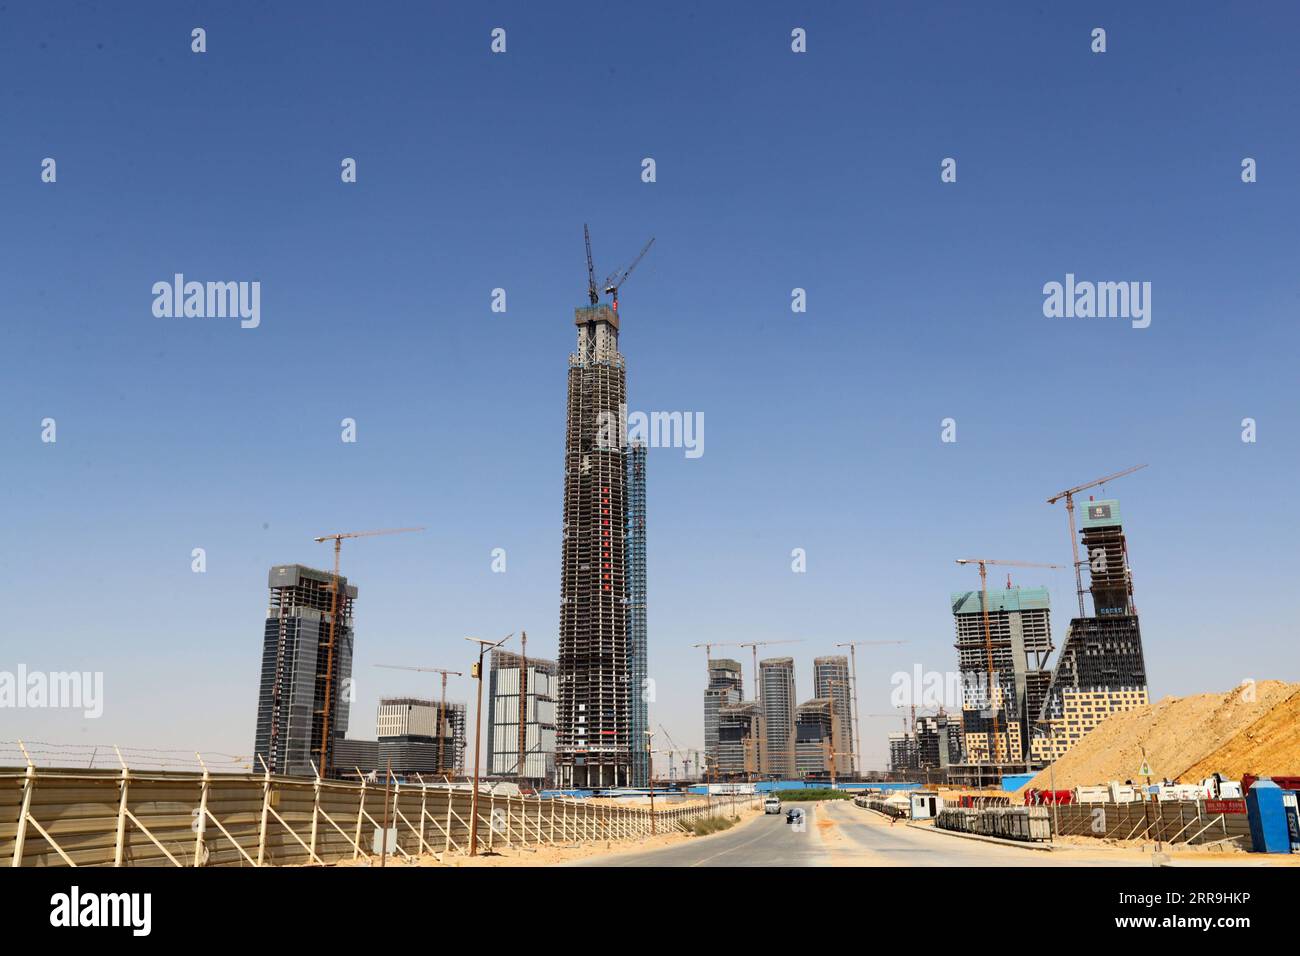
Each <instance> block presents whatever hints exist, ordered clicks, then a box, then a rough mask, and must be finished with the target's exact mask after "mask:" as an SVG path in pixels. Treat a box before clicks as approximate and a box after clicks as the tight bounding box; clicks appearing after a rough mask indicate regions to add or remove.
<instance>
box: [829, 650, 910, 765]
mask: <svg viewBox="0 0 1300 956" xmlns="http://www.w3.org/2000/svg"><path fill="white" fill-rule="evenodd" d="M906 643H907V641H845V642H844V643H843V644H836V645H835V646H836V647H847V648H848V649H849V679H850V681H851V682H852V687H851V690H852V691H853V698H852V700H851V702H850V706H851V709H852V713H853V739H854V741H855V742H856V745H855V746H854V748H853V772H854V773H855V774H857V773H860V772H861V770H862V768H861V767H860V766H858V751H859V750H861V749H862V723H861V721H860V720H859V717H860V716H861V714H862V701H860V700H859V699H858V654H857V650H858V648H859V647H861V646H865V645H870V646H879V645H883V644H906Z"/></svg>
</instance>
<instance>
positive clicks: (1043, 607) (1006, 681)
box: [952, 587, 1052, 764]
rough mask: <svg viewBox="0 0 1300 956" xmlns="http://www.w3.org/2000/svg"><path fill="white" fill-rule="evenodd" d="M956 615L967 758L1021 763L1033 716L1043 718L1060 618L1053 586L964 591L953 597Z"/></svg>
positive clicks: (1025, 750)
mask: <svg viewBox="0 0 1300 956" xmlns="http://www.w3.org/2000/svg"><path fill="white" fill-rule="evenodd" d="M986 594H987V602H988V603H987V607H986V606H985V603H984V601H985V598H986ZM986 610H987V622H988V623H987V627H988V631H987V633H986V632H985V620H986V614H985V611H986ZM952 615H953V620H954V623H955V625H956V629H957V642H956V648H957V662H958V667H959V668H960V670H961V675H962V727H963V731H962V737H963V744H964V748H965V751H966V757H967V760H968V761H970V762H971V763H976V764H980V763H999V764H1001V763H1020V762H1022V761H1023V760H1024V759H1025V755H1026V753H1027V752H1028V749H1029V725H1030V723H1031V721H1032V719H1033V717H1032V716H1031V711H1032V713H1035V714H1036V710H1034V708H1036V707H1037V706H1039V705H1041V702H1042V699H1043V695H1044V693H1045V688H1046V685H1047V681H1048V671H1047V670H1046V669H1045V665H1046V662H1047V658H1048V656H1049V654H1050V653H1051V651H1052V620H1051V604H1050V599H1049V597H1048V593H1047V588H1022V587H1009V588H1005V589H1003V588H998V589H993V588H990V589H989V590H988V591H987V592H984V591H959V592H956V593H954V594H953V595H952ZM990 648H991V651H992V659H991V660H990ZM990 672H991V675H992V680H991V681H990V679H989V678H990ZM995 735H996V736H995Z"/></svg>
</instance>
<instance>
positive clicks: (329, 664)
mask: <svg viewBox="0 0 1300 956" xmlns="http://www.w3.org/2000/svg"><path fill="white" fill-rule="evenodd" d="M423 530H424V528H388V529H384V530H380V531H342V532H339V533H337V534H323V535H321V536H320V537H318V538H313V539H312V540H314V541H315V542H316V543H317V544H320V543H321V542H324V541H333V542H334V578H333V580H332V581H331V583H330V591H331V596H330V642H329V644H328V645H327V647H328V652H327V653H326V655H325V706H324V709H323V710H322V712H321V731H320V766H321V772H322V774H323V775H324V776H325V777H326V778H328V777H329V775H330V771H331V770H332V769H333V767H334V748H333V747H331V746H330V703H331V702H332V698H333V697H334V634H335V629H336V628H337V626H338V624H337V622H338V616H339V552H340V551H342V549H343V539H344V538H373V537H375V536H377V535H381V534H405V533H406V532H408V531H423Z"/></svg>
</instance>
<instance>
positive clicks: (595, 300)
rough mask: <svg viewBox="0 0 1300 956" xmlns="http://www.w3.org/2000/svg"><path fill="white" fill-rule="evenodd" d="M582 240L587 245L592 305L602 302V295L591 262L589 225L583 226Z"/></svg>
mask: <svg viewBox="0 0 1300 956" xmlns="http://www.w3.org/2000/svg"><path fill="white" fill-rule="evenodd" d="M582 238H583V241H584V242H586V244H587V298H588V299H590V300H591V304H592V305H597V304H598V303H599V302H600V293H599V292H597V291H596V267H595V265H593V264H592V261H591V233H590V232H588V231H587V224H586V223H585V222H584V223H583V224H582Z"/></svg>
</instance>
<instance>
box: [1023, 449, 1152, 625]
mask: <svg viewBox="0 0 1300 956" xmlns="http://www.w3.org/2000/svg"><path fill="white" fill-rule="evenodd" d="M1145 467H1146V465H1134V466H1133V467H1132V468H1125V469H1124V470H1123V471H1117V472H1115V474H1113V475H1107V476H1106V477H1105V478H1098V479H1096V480H1095V481H1089V482H1085V483H1084V484H1082V485H1075V486H1074V487H1073V488H1067V489H1066V490H1065V491H1062V492H1059V493H1057V494H1055V495H1052V497H1050V498H1048V499H1047V503H1048V504H1049V505H1054V504H1056V503H1057V502H1058V501H1060V500H1061V499H1062V498H1064V499H1065V513H1066V514H1067V515H1069V516H1070V547H1072V548H1073V549H1074V590H1075V595H1076V596H1077V597H1078V599H1079V617H1083V616H1084V609H1083V573H1082V571H1081V570H1080V568H1081V564H1080V561H1079V535H1078V532H1076V531H1075V529H1074V496H1075V493H1076V492H1080V491H1087V490H1088V489H1089V488H1096V487H1097V486H1098V485H1104V484H1106V482H1108V481H1114V480H1115V479H1116V478H1123V477H1124V476H1125V475H1131V474H1133V472H1135V471H1141V470H1142V469H1143V468H1145Z"/></svg>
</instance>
